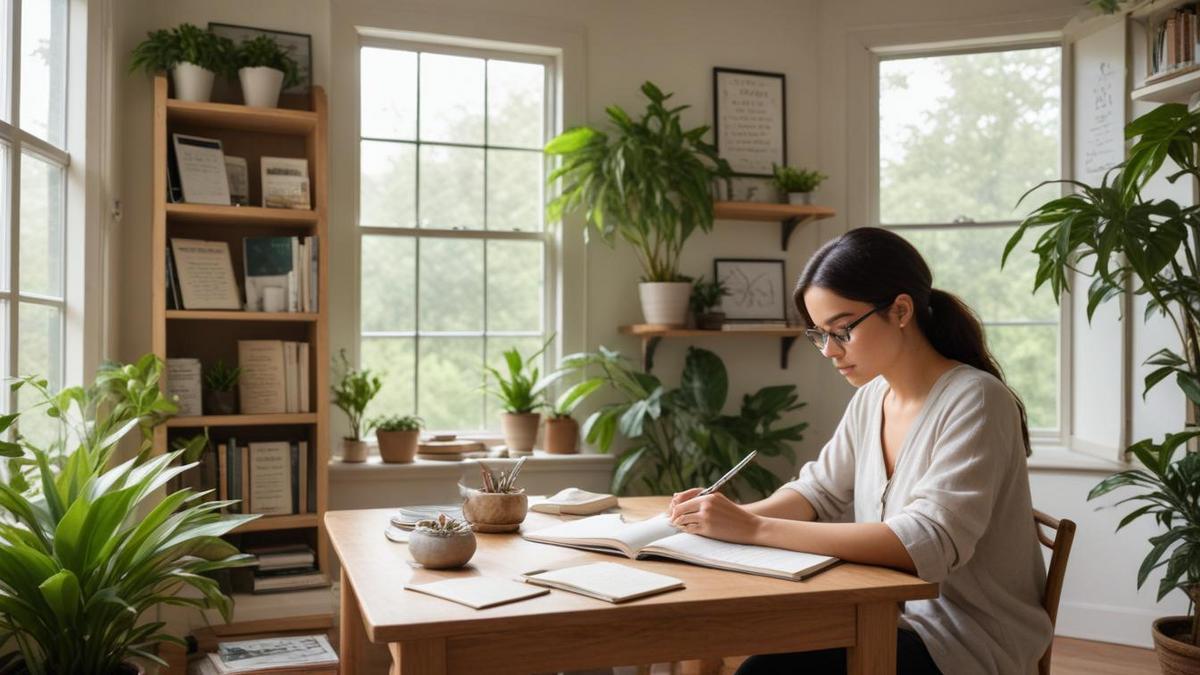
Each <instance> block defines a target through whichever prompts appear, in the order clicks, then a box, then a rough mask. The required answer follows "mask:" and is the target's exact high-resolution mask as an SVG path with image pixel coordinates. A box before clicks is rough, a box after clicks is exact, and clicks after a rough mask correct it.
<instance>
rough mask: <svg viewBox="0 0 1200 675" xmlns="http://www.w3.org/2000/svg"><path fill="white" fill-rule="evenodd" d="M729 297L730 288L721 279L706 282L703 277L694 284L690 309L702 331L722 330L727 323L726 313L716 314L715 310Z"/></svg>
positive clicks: (689, 302)
mask: <svg viewBox="0 0 1200 675" xmlns="http://www.w3.org/2000/svg"><path fill="white" fill-rule="evenodd" d="M726 295H729V288H728V287H727V286H725V282H723V281H721V280H720V279H713V280H712V281H705V280H704V277H703V276H701V277H700V278H699V279H697V280H696V281H695V282H694V283H693V284H692V297H691V298H690V299H689V300H688V307H689V308H690V309H691V311H692V318H693V319H694V320H695V322H696V327H697V328H699V329H700V330H721V326H722V324H724V323H725V312H714V311H713V309H715V308H716V307H717V305H720V304H721V298H723V297H725V296H726Z"/></svg>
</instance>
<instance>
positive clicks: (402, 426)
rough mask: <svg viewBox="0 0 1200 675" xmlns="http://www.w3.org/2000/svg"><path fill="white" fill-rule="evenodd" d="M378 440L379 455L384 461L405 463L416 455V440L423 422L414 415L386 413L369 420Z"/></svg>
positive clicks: (418, 437) (423, 424) (418, 438)
mask: <svg viewBox="0 0 1200 675" xmlns="http://www.w3.org/2000/svg"><path fill="white" fill-rule="evenodd" d="M371 426H373V427H375V438H376V439H378V440H379V457H380V458H381V459H383V461H385V462H389V463H396V464H407V463H409V462H411V461H413V459H414V458H415V457H416V456H417V442H418V441H419V440H420V436H421V428H422V427H424V426H425V422H424V421H423V420H422V419H421V418H420V417H417V416H416V415H387V416H384V417H376V418H375V419H373V420H371Z"/></svg>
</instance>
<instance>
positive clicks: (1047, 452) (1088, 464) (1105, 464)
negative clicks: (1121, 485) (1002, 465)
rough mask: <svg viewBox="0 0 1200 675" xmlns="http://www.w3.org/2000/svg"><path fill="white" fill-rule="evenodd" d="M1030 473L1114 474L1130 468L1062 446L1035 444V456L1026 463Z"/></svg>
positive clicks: (1123, 464)
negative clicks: (1076, 472)
mask: <svg viewBox="0 0 1200 675" xmlns="http://www.w3.org/2000/svg"><path fill="white" fill-rule="evenodd" d="M1025 463H1026V464H1027V465H1028V466H1029V470H1030V471H1081V472H1086V473H1114V472H1116V471H1123V470H1125V469H1128V468H1129V465H1128V464H1126V463H1124V462H1116V461H1113V460H1109V459H1102V458H1100V457H1096V456H1095V455H1089V454H1087V453H1084V452H1079V451H1078V450H1072V449H1070V448H1068V447H1065V446H1062V445H1039V444H1037V443H1034V446H1033V454H1032V455H1030V456H1029V458H1028V459H1027V460H1026V461H1025Z"/></svg>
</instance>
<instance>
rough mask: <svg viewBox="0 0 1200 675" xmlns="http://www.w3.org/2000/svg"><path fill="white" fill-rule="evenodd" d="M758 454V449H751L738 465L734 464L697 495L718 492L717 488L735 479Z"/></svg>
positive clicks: (701, 495)
mask: <svg viewBox="0 0 1200 675" xmlns="http://www.w3.org/2000/svg"><path fill="white" fill-rule="evenodd" d="M757 454H758V451H757V450H751V451H750V454H748V455H746V456H745V457H743V458H742V461H740V462H738V463H737V464H736V465H734V467H733V468H732V469H730V470H729V471H727V472H725V475H724V476H721V477H720V478H718V479H717V482H715V483H713V484H712V485H710V486H708V487H706V488H704V489H703V490H701V491H700V494H698V495H696V496H697V497H703V496H704V495H710V494H712V493H714V492H716V491H717V490H720V489H721V488H722V487H723V486H724V485H725V484H726V483H728V482H729V481H731V480H733V477H734V476H736V475H737V474H738V472H739V471H741V470H742V469H743V468H744V467H745V466H746V465H747V464H749V463H750V462H751V460H753V459H754V457H755V455H757Z"/></svg>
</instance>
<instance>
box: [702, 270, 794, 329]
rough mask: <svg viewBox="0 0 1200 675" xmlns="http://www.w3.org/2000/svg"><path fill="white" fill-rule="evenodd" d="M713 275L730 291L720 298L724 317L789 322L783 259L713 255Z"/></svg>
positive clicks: (747, 320)
mask: <svg viewBox="0 0 1200 675" xmlns="http://www.w3.org/2000/svg"><path fill="white" fill-rule="evenodd" d="M713 278H714V279H717V280H719V281H721V282H724V284H725V288H727V289H728V290H729V294H728V295H726V296H725V297H723V298H721V311H723V312H725V320H726V321H730V322H737V321H744V322H754V321H769V322H775V321H779V322H786V321H787V291H786V289H787V285H786V282H785V273H784V261H783V260H782V259H778V258H714V259H713Z"/></svg>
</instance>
